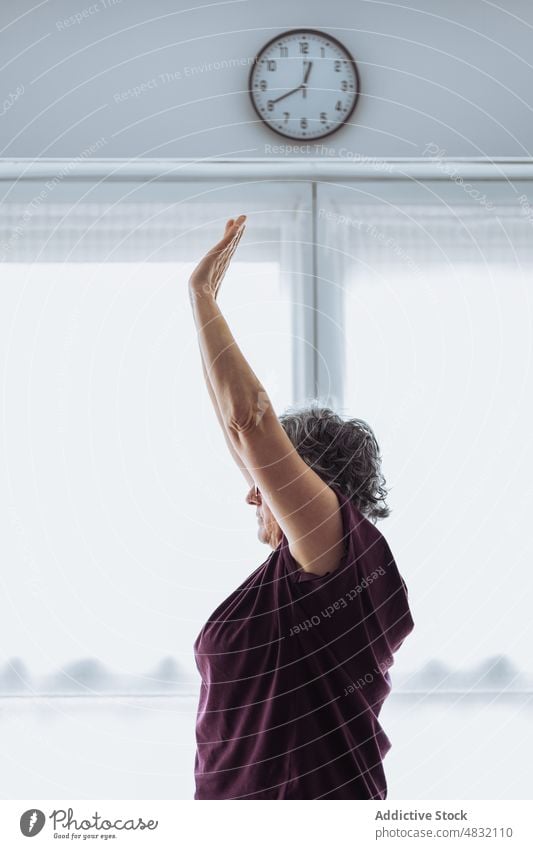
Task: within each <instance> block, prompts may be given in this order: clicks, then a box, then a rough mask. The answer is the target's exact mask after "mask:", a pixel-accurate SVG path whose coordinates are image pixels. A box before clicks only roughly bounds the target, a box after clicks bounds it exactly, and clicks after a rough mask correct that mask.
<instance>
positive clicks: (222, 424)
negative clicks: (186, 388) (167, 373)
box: [200, 347, 254, 486]
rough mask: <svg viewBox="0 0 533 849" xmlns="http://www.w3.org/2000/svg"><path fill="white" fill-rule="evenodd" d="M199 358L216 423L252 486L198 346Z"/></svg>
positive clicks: (250, 484) (251, 480)
mask: <svg viewBox="0 0 533 849" xmlns="http://www.w3.org/2000/svg"><path fill="white" fill-rule="evenodd" d="M200 359H201V360H202V371H203V375H204V380H205V384H206V386H207V391H208V393H209V397H210V399H211V403H212V405H213V408H214V410H215V413H216V417H217V419H218V423H219V425H220V427H221V428H222V432H223V434H224V439H225V440H226V445H227V446H228V449H229V452H230V454H231V456H232V457H233V459H234V460H235V463H236V464H237V466H238V467H239V469H240V470H241V472H242V474H243V475H244V477H245V479H246V481H247V483H248V485H249V486H252V484H253V482H254V481H253V478H252V476H251V474H250V472H249V471H248V468H247V467H246V466H245V464H244V463H243V461H242V458H241V456H240V454H239V453H238V452H237V450H236V448H235V446H234V444H233V442H232V440H231V438H230V435H229V433H228V431H227V428H226V425H225V422H224V419H223V418H222V414H221V412H220V408H219V406H218V401H217V399H216V395H215V393H214V390H213V386H212V384H211V381H210V379H209V375H208V374H207V370H206V367H205V361H204V356H203V354H202V349H201V347H200Z"/></svg>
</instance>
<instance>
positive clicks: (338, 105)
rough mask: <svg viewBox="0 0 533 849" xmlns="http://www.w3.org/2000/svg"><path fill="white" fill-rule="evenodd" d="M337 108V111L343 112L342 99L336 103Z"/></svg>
mask: <svg viewBox="0 0 533 849" xmlns="http://www.w3.org/2000/svg"><path fill="white" fill-rule="evenodd" d="M335 109H336V111H337V112H342V100H337V102H336V104H335Z"/></svg>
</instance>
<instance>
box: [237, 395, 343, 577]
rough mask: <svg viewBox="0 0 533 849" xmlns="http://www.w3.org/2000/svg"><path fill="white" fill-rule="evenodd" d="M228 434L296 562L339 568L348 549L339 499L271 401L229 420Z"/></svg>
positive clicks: (322, 570)
mask: <svg viewBox="0 0 533 849" xmlns="http://www.w3.org/2000/svg"><path fill="white" fill-rule="evenodd" d="M228 433H229V434H230V437H231V439H232V441H233V443H234V445H235V449H236V450H237V452H238V453H239V455H240V457H241V458H242V460H243V462H244V463H245V464H246V466H247V468H248V470H249V472H250V474H251V475H252V477H253V478H254V480H255V482H256V484H257V486H258V487H259V489H260V491H261V497H262V498H263V499H264V500H265V501H266V503H267V505H268V507H269V508H270V510H271V511H272V513H273V515H274V517H275V519H276V521H277V522H278V524H279V526H280V527H281V529H282V531H283V533H284V534H285V536H286V538H287V541H288V543H289V550H290V552H291V554H292V556H293V557H294V559H295V560H296V562H297V563H298V564H299V565H300V566H301V567H302V569H304V570H305V571H307V572H313V573H314V574H317V575H323V574H326V573H327V572H332V571H334V570H335V569H336V568H337V566H338V565H339V563H340V560H341V557H342V553H343V550H344V540H343V524H342V515H341V510H340V505H339V501H338V498H337V496H336V494H335V492H334V491H333V490H332V489H331V488H330V487H329V486H328V485H327V484H326V483H324V481H323V480H322V479H321V478H320V477H319V476H318V475H317V473H316V472H315V471H314V470H313V469H311V468H310V466H308V465H307V463H306V462H305V461H304V460H303V459H302V458H301V457H300V455H299V454H298V452H297V451H296V449H295V448H294V446H293V444H292V442H291V441H290V439H289V437H288V436H287V434H286V433H285V431H284V430H283V427H282V426H281V424H280V422H279V419H278V417H277V416H276V414H275V412H274V410H273V408H272V405H271V404H270V403H269V402H267V404H265V405H263V408H262V412H261V416H260V417H257V416H253V415H252V414H251V413H250V417H249V419H248V420H245V421H242V420H241V421H240V422H230V423H229V426H228Z"/></svg>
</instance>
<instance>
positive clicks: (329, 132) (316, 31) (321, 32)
mask: <svg viewBox="0 0 533 849" xmlns="http://www.w3.org/2000/svg"><path fill="white" fill-rule="evenodd" d="M307 32H308V33H314V34H315V35H320V36H322V37H323V38H327V39H328V40H329V41H334V42H335V44H337V45H338V46H339V47H340V48H341V50H342V51H343V52H344V53H345V54H346V56H347V58H348V61H349V62H351V64H352V67H353V72H354V75H355V82H356V91H355V97H354V101H353V103H352V106H351V109H350V111H349V112H348V114H347V115H346V117H345V118H344V119H343V121H342V124H339V126H337V127H335V128H334V129H333V130H327V132H325V133H321V134H320V135H319V136H313V137H312V138H311V137H310V138H308V139H304V138H302V136H291V135H290V134H289V133H284V132H283V131H282V130H276V129H275V128H274V127H271V126H270V124H269V123H268V122H267V121H265V119H264V117H263V116H262V115H261V113H260V112H259V109H258V108H257V106H256V104H255V101H254V98H253V93H252V76H253V73H254V70H255V68H256V67H257V60H258V59H259V57H260V56H261V54H262V53H264V52H265V50H266V49H267V48H268V47H270V45H271V44H274V42H275V41H279V39H280V38H286V37H287V36H288V35H295V33H307ZM360 92H361V78H360V75H359V69H358V67H357V64H356V62H355V59H354V58H353V56H352V54H351V53H350V51H349V50H348V48H347V47H345V46H344V44H343V43H342V41H339V39H338V38H335V36H334V35H330V34H329V33H328V32H324V30H320V29H313V28H312V27H300V28H297V29H288V30H285V31H284V32H281V33H278V34H277V35H275V36H274V37H273V38H271V39H270V41H267V42H266V43H265V44H264V45H263V47H262V48H261V50H260V51H259V53H257V54H256V56H255V59H254V63H253V65H252V67H251V68H250V73H249V75H248V95H249V97H250V100H251V102H252V106H253V108H254V111H255V113H256V115H258V116H259V118H260V119H261V121H262V123H263V124H264V125H265V127H268V129H269V130H271V131H272V132H273V133H276V135H278V136H283V138H285V139H293V140H296V141H300V142H304V141H308V142H313V141H316V139H323V138H326V136H332V135H333V134H334V133H337V132H338V131H339V130H340V129H341V127H343V126H344V125H345V124H346V123H347V122H348V120H349V119H350V118H351V117H352V114H353V111H354V109H355V107H356V106H357V101H358V100H359V94H360Z"/></svg>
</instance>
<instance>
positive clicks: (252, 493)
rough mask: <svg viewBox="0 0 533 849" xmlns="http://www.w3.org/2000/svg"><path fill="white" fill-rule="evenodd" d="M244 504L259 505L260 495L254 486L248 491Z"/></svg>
mask: <svg viewBox="0 0 533 849" xmlns="http://www.w3.org/2000/svg"><path fill="white" fill-rule="evenodd" d="M246 502H247V503H248V504H259V503H260V502H261V494H260V492H259V490H258V489H257V487H256V486H255V485H254V486H252V487H250V489H249V490H248V494H247V495H246Z"/></svg>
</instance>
